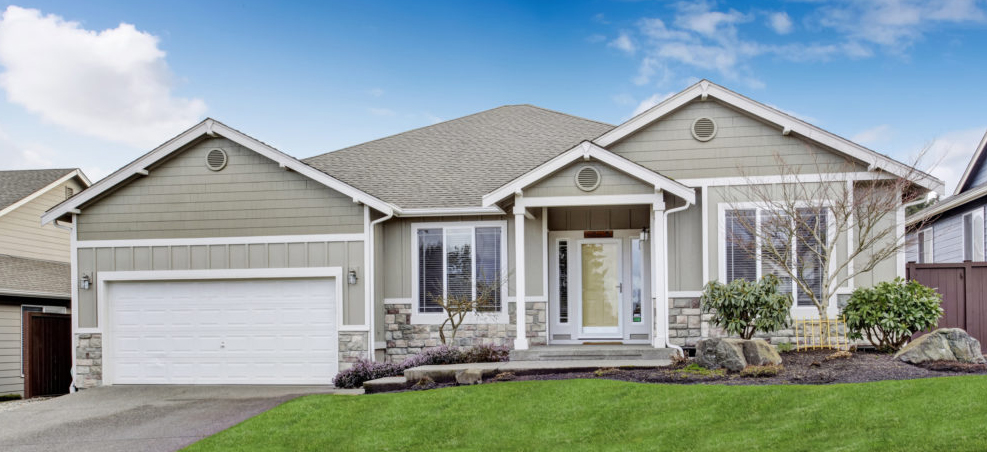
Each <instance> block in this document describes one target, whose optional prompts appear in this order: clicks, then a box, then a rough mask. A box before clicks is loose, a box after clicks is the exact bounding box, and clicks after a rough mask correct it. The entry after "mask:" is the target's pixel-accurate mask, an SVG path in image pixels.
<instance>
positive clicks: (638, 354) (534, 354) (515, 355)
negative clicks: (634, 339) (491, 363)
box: [511, 345, 678, 361]
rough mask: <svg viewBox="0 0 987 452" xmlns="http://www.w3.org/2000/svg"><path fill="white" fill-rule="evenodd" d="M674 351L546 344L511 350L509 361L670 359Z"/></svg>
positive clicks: (641, 347)
mask: <svg viewBox="0 0 987 452" xmlns="http://www.w3.org/2000/svg"><path fill="white" fill-rule="evenodd" d="M676 353H678V352H677V351H676V350H675V349H671V348H654V347H652V346H650V345H548V346H538V347H531V348H529V349H527V350H511V361H574V360H602V361H607V360H635V359H638V360H670V359H671V358H672V356H673V355H675V354H676Z"/></svg>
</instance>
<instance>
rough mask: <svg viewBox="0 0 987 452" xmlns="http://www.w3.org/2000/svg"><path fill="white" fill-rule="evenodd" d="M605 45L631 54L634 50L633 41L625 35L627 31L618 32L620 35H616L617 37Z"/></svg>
mask: <svg viewBox="0 0 987 452" xmlns="http://www.w3.org/2000/svg"><path fill="white" fill-rule="evenodd" d="M607 46H609V47H613V48H616V49H618V50H621V51H623V52H624V53H627V54H628V55H633V54H634V50H635V47H634V43H633V42H632V41H631V38H630V36H627V33H623V32H621V33H620V36H618V37H617V39H614V40H613V41H610V43H609V44H607Z"/></svg>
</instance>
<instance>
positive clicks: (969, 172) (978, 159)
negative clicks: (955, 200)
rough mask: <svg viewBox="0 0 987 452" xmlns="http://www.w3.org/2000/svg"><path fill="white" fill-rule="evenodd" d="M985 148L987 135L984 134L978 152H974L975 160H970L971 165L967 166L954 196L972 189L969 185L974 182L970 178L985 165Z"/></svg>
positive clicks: (986, 146)
mask: <svg viewBox="0 0 987 452" xmlns="http://www.w3.org/2000/svg"><path fill="white" fill-rule="evenodd" d="M984 148H987V133H984V137H983V138H981V139H980V144H979V145H977V150H976V151H974V152H973V158H971V159H970V163H968V164H967V165H966V171H964V172H963V177H961V178H960V183H958V184H956V191H954V192H953V195H954V196H955V195H958V194H960V193H962V192H963V190H966V189H968V188H972V187H968V186H967V185H969V184H970V183H971V182H973V181H972V180H970V178H971V177H973V176H974V174H976V173H977V171H976V169H978V168H981V167H982V166H983V164H984V162H983V156H984Z"/></svg>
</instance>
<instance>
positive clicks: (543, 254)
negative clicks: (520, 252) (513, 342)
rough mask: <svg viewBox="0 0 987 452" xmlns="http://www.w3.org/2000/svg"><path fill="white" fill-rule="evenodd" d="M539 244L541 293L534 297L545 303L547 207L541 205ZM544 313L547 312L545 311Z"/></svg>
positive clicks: (528, 299)
mask: <svg viewBox="0 0 987 452" xmlns="http://www.w3.org/2000/svg"><path fill="white" fill-rule="evenodd" d="M541 245H542V250H541V280H542V281H541V293H542V296H541V297H535V298H543V299H544V301H545V303H548V207H542V208H541ZM533 299H534V298H533V297H527V298H526V299H525V301H527V302H529V303H530V302H531V301H532V300H533ZM545 307H546V311H547V308H548V306H547V305H546V306H545ZM546 314H547V312H546ZM549 324H551V322H548V323H547V324H546V326H545V332H546V334H548V335H549V336H551V334H552V332H551V331H550V330H549V329H548V325H549Z"/></svg>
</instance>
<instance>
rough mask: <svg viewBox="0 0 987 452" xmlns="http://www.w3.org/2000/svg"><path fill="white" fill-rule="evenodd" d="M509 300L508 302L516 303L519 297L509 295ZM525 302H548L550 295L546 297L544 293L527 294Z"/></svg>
mask: <svg viewBox="0 0 987 452" xmlns="http://www.w3.org/2000/svg"><path fill="white" fill-rule="evenodd" d="M507 302H508V303H515V302H517V297H507ZM524 302H525V303H546V302H548V297H546V296H544V295H538V296H534V297H528V296H525V297H524Z"/></svg>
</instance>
